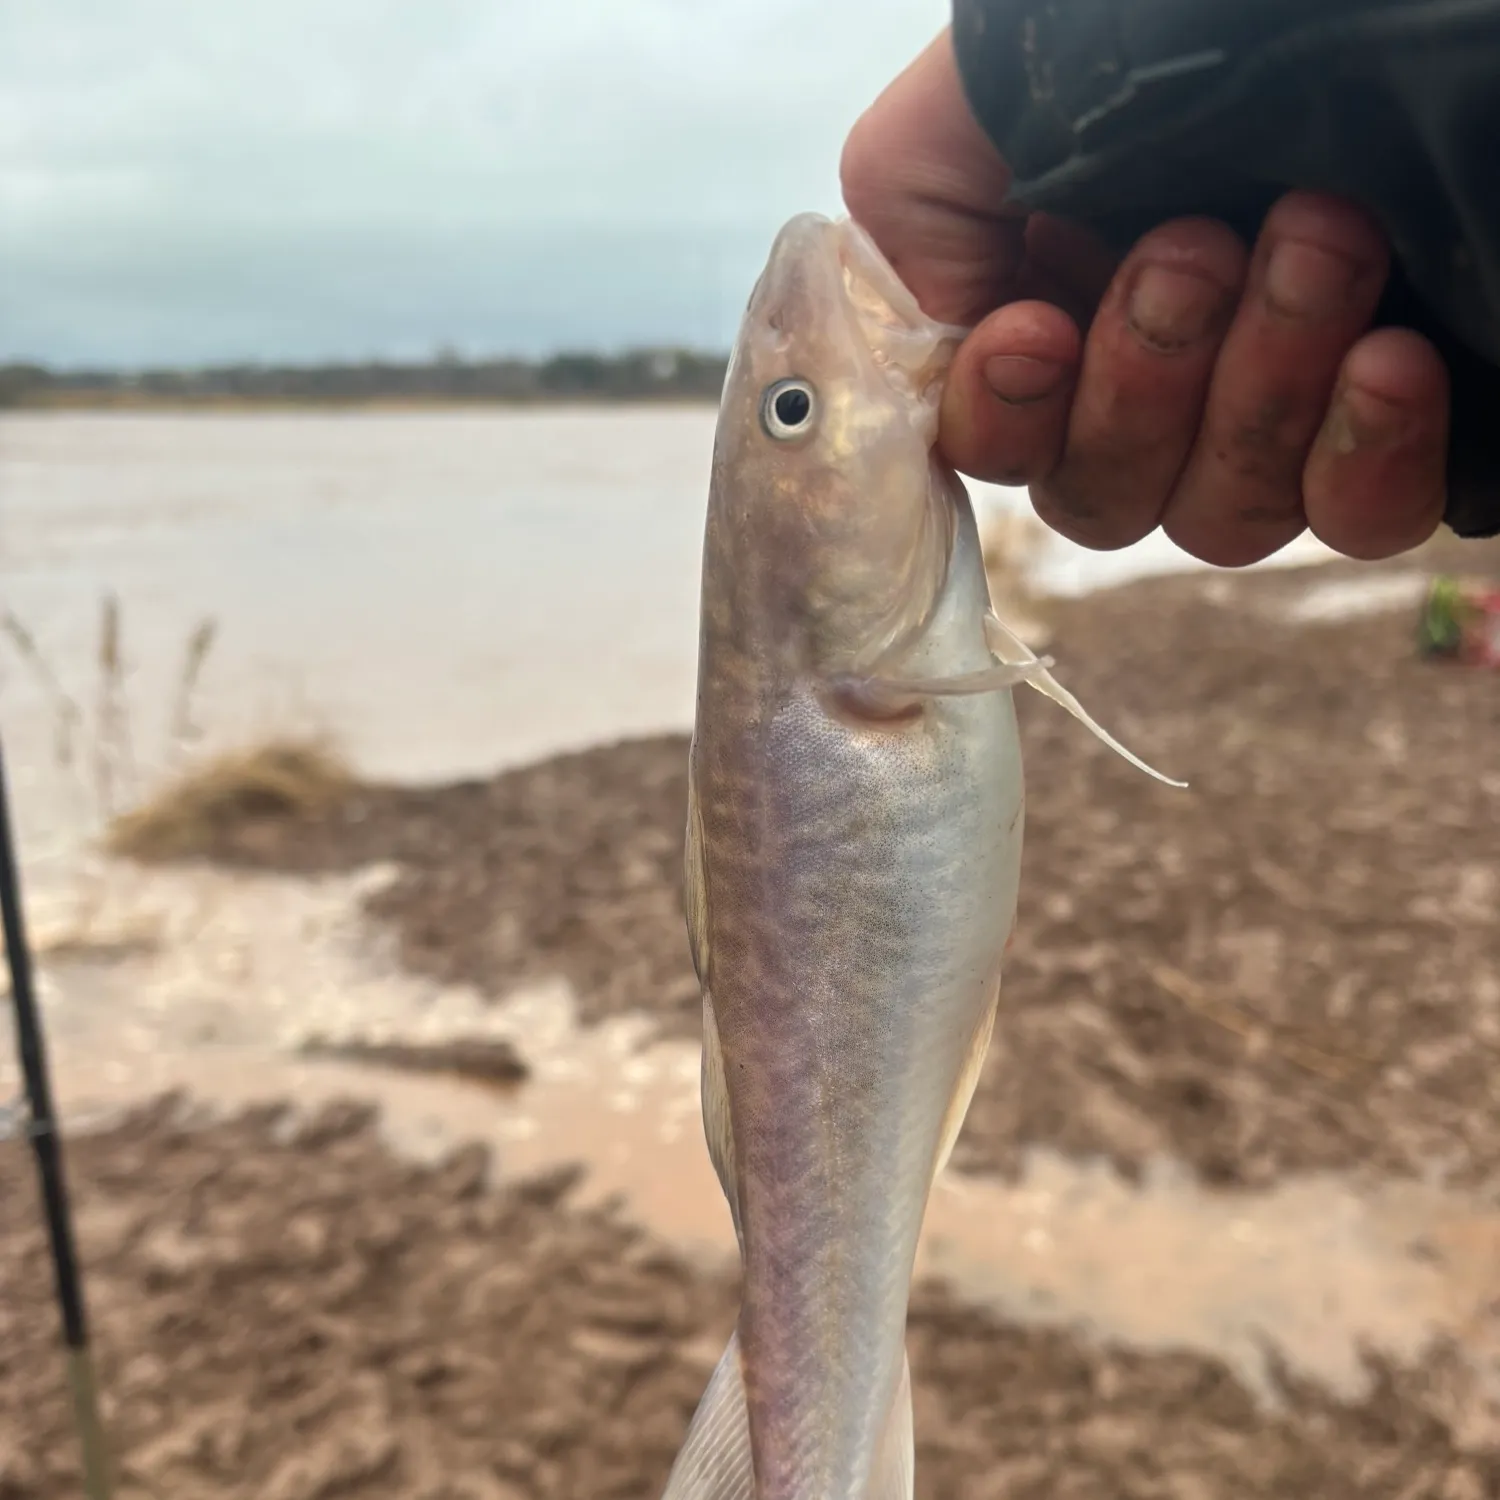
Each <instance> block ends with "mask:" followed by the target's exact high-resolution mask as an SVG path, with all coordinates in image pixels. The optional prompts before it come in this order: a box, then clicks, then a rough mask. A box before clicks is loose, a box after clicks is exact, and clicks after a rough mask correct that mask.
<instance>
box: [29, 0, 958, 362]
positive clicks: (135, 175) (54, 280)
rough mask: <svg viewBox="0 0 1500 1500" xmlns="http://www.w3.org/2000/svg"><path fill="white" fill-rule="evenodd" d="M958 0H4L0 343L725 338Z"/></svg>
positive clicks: (399, 350)
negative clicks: (880, 103) (767, 265)
mask: <svg viewBox="0 0 1500 1500" xmlns="http://www.w3.org/2000/svg"><path fill="white" fill-rule="evenodd" d="M946 16H947V6H946V4H942V3H938V0H817V3H808V0H628V3H627V0H571V3H566V4H564V3H562V0H556V3H543V0H421V3H420V4H418V3H414V0H295V3H294V0H255V3H253V4H244V5H232V6H231V5H217V4H215V5H209V4H204V3H202V0H198V3H193V0H52V3H51V4H49V5H40V4H37V5H31V4H22V3H8V4H4V3H0V266H3V276H0V357H20V356H25V357H33V358H45V359H48V360H51V361H57V362H66V363H80V362H89V361H99V362H113V363H131V364H135V363H143V362H152V361H161V362H169V361H202V360H213V359H230V358H305V359H310V358H324V357H361V356H364V355H367V354H375V353H382V354H421V353H426V352H428V351H429V350H431V349H432V348H433V347H434V346H435V345H437V344H440V343H449V344H453V345H456V346H457V347H459V348H462V349H467V350H472V351H474V352H481V351H486V352H488V351H511V350H518V351H523V352H537V351H541V350H545V349H551V348H556V347H561V346H583V345H604V346H611V345H618V344H620V343H627V342H635V341H640V340H657V339H662V340H690V341H693V342H700V343H702V342H707V343H716V344H722V343H724V342H726V341H727V340H728V338H729V337H730V335H731V333H732V330H733V325H734V320H735V318H736V317H737V316H738V313H739V310H740V308H741V306H742V305H743V301H744V297H745V295H746V293H747V292H748V290H749V286H750V283H751V281H752V280H753V279H754V275H755V272H756V269H757V268H758V266H759V264H760V261H761V259H762V258H763V256H764V254H765V250H766V248H767V246H768V244H769V241H770V237H771V235H772V234H774V232H775V229H776V227H777V225H778V224H779V223H780V222H781V221H782V220H784V219H785V218H786V217H788V216H789V215H790V214H792V213H795V212H797V211H798V210H799V209H803V208H821V209H824V210H825V211H827V210H832V209H834V208H836V206H837V181H836V169H837V161H838V151H839V146H840V143H841V141H842V138H843V135H844V132H845V131H846V130H847V128H848V125H849V124H850V122H851V121H852V120H853V118H854V116H855V115H856V114H857V113H858V112H859V110H860V109H862V108H863V107H864V106H865V104H867V103H868V102H869V100H870V98H872V97H873V95H874V94H875V92H876V91H877V90H878V89H879V88H880V87H881V86H882V85H883V84H884V83H885V82H886V81H887V80H888V79H889V78H890V77H891V76H892V74H893V73H894V72H895V71H896V70H897V69H898V68H899V67H901V66H902V65H903V64H904V63H905V62H906V61H907V60H908V59H909V58H910V57H911V56H912V55H913V54H914V53H915V52H916V51H917V50H918V49H919V48H920V47H921V46H922V45H923V44H924V43H925V42H926V41H927V40H928V39H929V37H930V36H931V35H932V34H933V33H934V32H936V30H937V29H938V28H939V27H940V26H941V25H942V24H943V22H944V21H945V19H946Z"/></svg>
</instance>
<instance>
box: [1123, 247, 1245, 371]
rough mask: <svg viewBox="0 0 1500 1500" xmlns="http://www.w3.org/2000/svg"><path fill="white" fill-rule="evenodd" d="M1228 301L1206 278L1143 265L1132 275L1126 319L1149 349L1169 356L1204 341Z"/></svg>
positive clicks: (1186, 272)
mask: <svg viewBox="0 0 1500 1500" xmlns="http://www.w3.org/2000/svg"><path fill="white" fill-rule="evenodd" d="M1228 302H1229V294H1228V293H1227V292H1226V291H1225V290H1224V288H1223V287H1221V286H1219V285H1218V283H1217V282H1213V281H1210V280H1209V279H1208V278H1207V277H1206V276H1200V275H1198V274H1197V273H1196V272H1193V271H1183V270H1178V269H1177V268H1176V267H1174V266H1162V265H1153V264H1147V265H1144V266H1142V267H1141V269H1140V270H1139V271H1138V272H1137V273H1136V278H1135V285H1134V286H1133V287H1132V288H1131V292H1130V308H1129V311H1128V313H1127V314H1126V317H1127V319H1128V321H1129V323H1130V326H1131V327H1132V328H1133V329H1134V330H1135V331H1136V333H1138V334H1139V335H1140V336H1141V338H1143V339H1144V340H1145V341H1146V342H1147V343H1148V344H1150V345H1151V347H1152V348H1154V349H1159V350H1161V351H1162V352H1163V353H1164V354H1171V353H1174V352H1175V351H1177V350H1179V349H1186V348H1188V347H1189V346H1191V345H1193V344H1196V343H1198V342H1200V341H1201V340H1202V339H1205V338H1207V337H1208V335H1209V334H1210V333H1211V332H1212V331H1213V330H1214V328H1215V327H1216V326H1217V325H1218V323H1219V321H1220V319H1221V318H1222V317H1223V315H1224V310H1225V307H1226V306H1227V304H1228Z"/></svg>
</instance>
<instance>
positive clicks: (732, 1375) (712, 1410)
mask: <svg viewBox="0 0 1500 1500" xmlns="http://www.w3.org/2000/svg"><path fill="white" fill-rule="evenodd" d="M910 1407H911V1397H910V1394H909V1393H908V1396H907V1408H908V1412H909V1411H910ZM907 1420H908V1424H909V1423H910V1417H909V1416H908V1419H907ZM910 1496H911V1490H910V1489H909V1488H908V1489H907V1490H906V1492H905V1495H904V1497H903V1500H910ZM662 1500H755V1467H754V1463H753V1461H752V1459H751V1456H750V1412H749V1408H748V1407H747V1405H746V1403H745V1375H744V1370H743V1368H742V1366H741V1364H740V1336H739V1334H738V1333H735V1334H731V1335H730V1339H729V1344H728V1346H727V1347H726V1348H725V1350H724V1353H723V1356H722V1357H721V1358H720V1360H719V1363H718V1367H717V1368H716V1369H715V1370H714V1373H713V1376H712V1378H711V1379H710V1380H709V1382H708V1389H707V1390H706V1391H704V1393H703V1399H702V1400H701V1401H700V1402H699V1403H698V1410H697V1411H695V1412H694V1413H693V1420H692V1421H691V1422H690V1423H689V1424H688V1431H687V1437H686V1438H684V1439H683V1443H682V1449H681V1451H680V1452H679V1453H678V1455H677V1461H676V1463H674V1464H673V1465H672V1472H671V1474H669V1475H668V1476H667V1487H666V1489H665V1491H663V1493H662Z"/></svg>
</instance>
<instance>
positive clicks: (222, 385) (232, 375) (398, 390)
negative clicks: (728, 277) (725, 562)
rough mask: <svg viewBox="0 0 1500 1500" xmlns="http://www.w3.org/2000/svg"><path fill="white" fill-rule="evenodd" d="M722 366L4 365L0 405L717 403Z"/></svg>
mask: <svg viewBox="0 0 1500 1500" xmlns="http://www.w3.org/2000/svg"><path fill="white" fill-rule="evenodd" d="M726 363H727V361H726V359H725V357H724V356H723V355H722V354H704V353H701V352H698V351H695V350H691V349H639V350H632V351H629V352H627V353H624V354H614V355H611V354H557V355H553V356H552V357H551V358H550V359H543V360H525V359H487V360H464V359H459V358H457V357H453V356H443V357H439V358H437V359H434V360H430V361H428V362H426V363H423V364H398V363H389V362H386V361H379V360H377V361H371V362H369V363H366V364H338V365H305V366H293V365H226V366H223V367H220V368H214V369H202V370H142V371H130V372H122V371H115V370H68V371H60V370H49V369H47V368H45V367H43V366H40V365H20V364H12V365H0V407H39V406H75V407H76V406H137V405H140V406H144V405H164V406H165V405H181V406H188V405H215V404H237V403H248V402H264V403H267V404H275V403H294V404H297V405H304V404H305V405H317V404H322V403H327V404H331V405H347V404H358V403H366V402H386V401H389V402H406V401H412V402H465V401H472V402H485V401H495V402H517V403H520V402H545V401H717V400H718V398H719V391H720V388H721V387H722V385H723V383H724V371H725V367H726Z"/></svg>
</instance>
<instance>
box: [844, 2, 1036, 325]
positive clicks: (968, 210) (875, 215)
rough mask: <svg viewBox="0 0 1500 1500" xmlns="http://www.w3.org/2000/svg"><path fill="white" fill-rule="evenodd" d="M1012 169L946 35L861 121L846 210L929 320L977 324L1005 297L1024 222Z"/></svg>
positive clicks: (848, 156)
mask: <svg viewBox="0 0 1500 1500" xmlns="http://www.w3.org/2000/svg"><path fill="white" fill-rule="evenodd" d="M1010 175H1011V174H1010V169H1009V168H1008V167H1007V166H1006V165H1005V162H1004V160H1003V159H1002V158H1001V156H1000V153H999V152H998V151H997V150H996V149H995V147H994V145H993V144H992V143H991V141H990V139H989V137H988V136H987V135H985V133H984V132H983V131H982V130H981V129H980V128H979V125H978V123H977V122H976V121H975V119H974V116H973V114H972V113H971V112H970V110H969V106H968V102H967V100H966V99H965V97H964V92H963V86H962V84H961V83H960V81H959V76H958V65H957V64H956V63H955V62H954V60H953V41H952V37H951V35H950V33H949V32H948V31H947V30H944V31H943V33H942V34H941V35H940V36H939V37H938V38H937V39H936V40H935V41H934V42H933V43H932V44H931V45H930V46H929V47H928V48H927V49H926V50H925V51H924V52H923V53H922V54H921V55H920V56H919V57H918V58H917V60H916V61H915V62H913V63H912V64H911V66H910V67H908V68H907V69H906V71H905V72H904V73H902V74H901V75H900V76H899V77H898V78H897V79H896V80H895V81H894V82H893V83H892V84H891V85H890V86H889V87H888V88H887V89H886V90H885V92H884V93H882V94H881V95H880V97H879V98H878V99H877V100H876V101H875V102H874V104H872V105H871V106H870V108H869V109H868V110H866V111H865V113H864V114H863V115H862V116H861V117H860V118H859V120H858V121H856V122H855V125H854V128H853V129H852V130H851V131H850V132H849V138H848V140H847V141H846V142H845V144H844V152H843V158H842V160H841V161H840V163H839V176H840V179H841V183H842V186H843V194H844V204H845V207H847V208H848V210H849V214H850V216H851V217H852V218H853V219H855V220H856V221H857V222H858V223H859V224H861V225H862V226H863V227H864V228H865V230H867V231H868V233H869V234H870V236H871V238H872V239H873V240H874V241H875V243H876V244H877V245H878V246H879V247H880V249H881V252H882V253H883V254H884V255H885V257H886V259H887V260H889V261H890V262H891V264H892V265H893V266H894V267H895V269H896V272H897V274H898V275H899V276H900V277H901V279H902V280H903V281H904V282H905V283H906V284H907V286H909V287H910V288H911V290H912V293H913V294H914V295H915V297H916V298H917V300H918V302H920V303H921V305H922V308H923V310H924V311H925V312H926V313H927V314H928V315H929V316H930V317H934V318H937V319H939V320H941V321H943V322H948V323H962V324H968V323H974V322H977V321H978V320H979V319H980V318H982V317H983V316H984V315H985V313H987V312H989V310H990V309H991V308H993V307H995V306H997V305H998V304H999V303H1000V302H1002V301H1004V300H1005V299H1006V290H1007V287H1008V285H1009V282H1010V280H1011V278H1012V276H1013V275H1014V271H1015V268H1016V266H1017V265H1018V264H1019V262H1020V259H1021V255H1022V246H1023V238H1022V237H1023V233H1024V219H1023V218H1022V217H1021V216H1020V215H1018V214H1015V213H1012V212H1009V211H1006V210H1003V209H1002V207H1001V205H1002V204H1003V203H1004V202H1005V195H1006V194H1007V193H1008V192H1009V191H1010Z"/></svg>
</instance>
